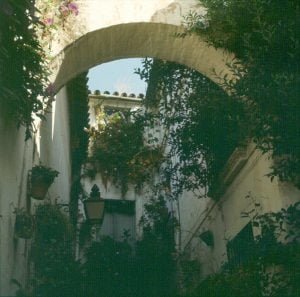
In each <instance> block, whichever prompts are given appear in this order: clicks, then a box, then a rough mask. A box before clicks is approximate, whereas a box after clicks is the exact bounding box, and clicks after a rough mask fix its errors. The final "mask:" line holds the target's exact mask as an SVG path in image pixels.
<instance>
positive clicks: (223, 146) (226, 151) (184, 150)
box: [137, 59, 248, 197]
mask: <svg viewBox="0 0 300 297" xmlns="http://www.w3.org/2000/svg"><path fill="white" fill-rule="evenodd" d="M137 73H138V74H139V75H140V77H141V78H142V79H144V80H146V81H148V82H149V86H148V90H147V94H146V98H145V100H144V102H145V105H146V106H147V107H148V109H147V111H146V114H147V116H148V117H153V118H155V119H156V120H157V121H159V122H160V123H161V126H160V128H161V127H163V129H165V130H166V131H168V133H167V136H166V138H167V141H166V142H167V144H168V147H169V150H168V156H167V157H166V159H167V160H169V162H166V163H165V167H164V168H163V170H162V172H161V173H162V174H161V179H162V183H163V184H166V183H168V184H170V185H171V189H172V192H173V196H174V197H178V195H179V194H181V193H182V192H183V190H192V191H198V195H199V196H206V194H207V191H208V190H209V189H211V188H212V187H213V186H214V185H215V183H217V182H218V176H219V174H220V172H221V170H222V168H223V167H224V165H225V163H226V161H227V159H228V158H229V156H230V154H231V153H232V152H233V150H234V149H235V148H236V147H237V146H240V145H243V144H244V142H245V139H246V137H247V133H248V128H247V113H246V109H245V106H244V104H243V103H242V102H241V101H237V100H235V98H232V97H230V96H228V95H227V94H226V93H225V92H224V91H223V90H222V89H221V88H220V87H218V86H217V85H215V84H214V83H212V82H211V81H210V80H209V79H207V78H206V77H204V76H203V75H201V74H200V73H198V72H197V71H195V70H192V69H189V68H187V67H185V66H182V65H179V64H176V63H173V62H166V61H160V60H154V62H153V61H152V60H150V59H146V60H144V64H143V69H138V70H137ZM170 160H173V161H170ZM167 180H168V181H167ZM201 190H202V192H199V191H201ZM203 190H204V191H203Z"/></svg>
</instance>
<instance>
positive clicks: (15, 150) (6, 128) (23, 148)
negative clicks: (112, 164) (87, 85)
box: [0, 88, 71, 296]
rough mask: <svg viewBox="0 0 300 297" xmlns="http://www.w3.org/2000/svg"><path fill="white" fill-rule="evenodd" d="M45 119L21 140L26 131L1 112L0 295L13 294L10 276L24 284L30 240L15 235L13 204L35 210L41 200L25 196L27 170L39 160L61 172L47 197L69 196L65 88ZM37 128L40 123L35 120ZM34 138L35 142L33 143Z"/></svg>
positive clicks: (64, 200)
mask: <svg viewBox="0 0 300 297" xmlns="http://www.w3.org/2000/svg"><path fill="white" fill-rule="evenodd" d="M56 99H57V101H56V102H55V104H53V109H52V111H51V112H50V113H49V114H47V121H46V122H43V123H42V124H41V127H40V129H39V131H38V133H37V134H36V135H34V138H33V140H28V141H27V142H25V141H24V139H25V131H24V129H23V128H20V129H19V130H17V129H16V126H15V125H14V124H13V123H9V121H7V120H5V118H6V117H5V115H3V114H0V139H1V146H0V296H13V295H14V292H15V290H16V289H17V286H16V285H14V284H13V283H12V282H11V279H16V280H18V281H19V282H20V283H21V284H23V285H24V284H25V280H26V277H27V276H28V273H27V269H28V266H27V263H28V262H27V261H28V257H27V256H28V252H29V248H30V240H25V239H20V238H15V237H14V224H15V214H14V213H13V211H14V208H15V207H19V208H20V207H26V205H27V206H28V207H29V208H30V209H31V211H32V213H33V212H34V209H35V207H34V205H36V204H39V203H43V202H36V201H35V200H34V199H32V198H30V199H27V197H26V194H27V174H28V170H30V169H31V168H32V166H33V165H34V164H38V162H39V160H41V161H42V162H43V164H44V165H46V166H50V167H52V168H54V169H56V170H58V171H59V172H60V175H59V176H58V178H56V180H55V182H54V184H53V185H52V186H51V187H50V190H49V193H48V194H47V198H48V199H50V198H51V200H52V201H54V200H55V199H56V198H58V202H59V203H68V201H69V195H70V176H71V172H70V145H69V143H70V139H69V138H70V135H69V118H68V109H67V97H66V90H65V88H64V89H62V90H61V91H60V92H59V94H57V96H56ZM36 125H37V127H39V125H40V122H39V121H37V122H36ZM35 138H36V145H34V143H35Z"/></svg>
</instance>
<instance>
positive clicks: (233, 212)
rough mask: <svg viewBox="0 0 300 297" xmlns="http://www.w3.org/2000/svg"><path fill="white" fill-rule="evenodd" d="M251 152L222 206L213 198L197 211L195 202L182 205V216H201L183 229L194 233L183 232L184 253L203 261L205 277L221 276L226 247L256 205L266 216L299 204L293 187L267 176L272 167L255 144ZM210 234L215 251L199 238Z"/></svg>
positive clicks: (187, 220) (201, 204)
mask: <svg viewBox="0 0 300 297" xmlns="http://www.w3.org/2000/svg"><path fill="white" fill-rule="evenodd" d="M248 152H249V155H248V160H247V162H246V164H245V165H244V167H243V168H242V169H241V170H240V171H239V173H238V174H237V175H236V176H235V178H234V180H233V182H232V183H231V184H230V185H229V186H228V187H227V188H226V190H225V193H224V194H223V195H222V197H221V198H220V200H219V201H218V202H215V201H213V200H212V199H210V198H207V199H201V201H199V202H198V207H197V206H195V205H193V204H195V202H192V203H191V202H190V200H191V198H189V199H184V200H183V199H182V201H181V204H182V206H181V208H182V209H183V211H184V215H183V213H182V216H184V217H186V216H188V217H192V216H194V217H196V216H197V215H198V219H196V220H194V221H193V220H192V219H186V218H185V219H184V226H182V228H184V229H186V230H190V231H191V232H188V233H187V234H186V236H184V234H185V233H184V232H183V244H182V245H183V250H184V249H186V250H188V251H189V253H190V254H191V257H192V258H194V259H198V260H199V262H200V263H201V269H202V274H203V276H205V275H208V274H211V273H215V272H217V271H218V269H220V267H221V265H222V264H224V263H225V262H226V261H227V251H226V244H227V243H228V241H229V240H232V239H233V238H234V237H235V236H236V235H237V233H239V231H240V230H241V229H242V228H243V227H244V226H245V225H246V224H247V223H248V222H249V221H250V220H251V216H250V217H246V218H243V217H242V213H243V212H249V211H250V210H252V209H254V208H255V206H254V203H255V202H258V203H260V206H259V207H257V208H256V211H257V212H258V213H260V214H263V213H266V212H277V211H280V209H281V208H282V207H287V206H288V205H291V204H293V203H295V202H296V201H299V197H300V195H299V194H300V191H299V190H297V189H296V188H295V187H293V186H292V185H290V184H286V183H284V184H283V183H280V182H278V179H276V178H275V179H274V180H273V182H271V180H270V178H269V177H267V176H266V174H267V173H268V172H270V166H271V165H272V163H271V162H272V161H271V159H270V158H269V157H268V156H267V155H262V154H261V152H259V151H257V150H253V145H252V144H250V150H249V151H248ZM248 196H250V198H249V197H248ZM247 197H248V198H247ZM251 197H252V198H253V199H252V198H251ZM190 206H192V207H190ZM193 223H194V224H193ZM207 230H210V231H212V233H213V235H214V242H215V245H214V247H208V246H206V244H205V243H204V242H203V241H202V240H201V239H200V238H199V235H200V234H201V233H202V232H204V231H207Z"/></svg>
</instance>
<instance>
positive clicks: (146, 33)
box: [51, 23, 233, 92]
mask: <svg viewBox="0 0 300 297" xmlns="http://www.w3.org/2000/svg"><path fill="white" fill-rule="evenodd" d="M178 32H182V28H181V27H178V26H175V25H168V24H162V23H128V24H120V25H115V26H111V27H107V28H104V29H99V30H96V31H93V32H89V33H87V34H86V35H84V36H82V37H81V38H79V39H78V40H76V41H75V42H73V43H72V44H71V45H69V46H68V47H66V48H65V49H64V50H63V51H62V52H61V53H60V54H58V55H57V56H56V57H55V58H54V60H53V62H52V64H51V70H52V73H53V74H52V79H51V81H52V82H53V84H54V89H55V91H56V92H57V91H59V90H60V88H62V87H63V86H64V85H65V84H66V83H67V82H68V81H69V80H70V79H72V78H74V77H75V76H76V75H78V74H80V73H82V72H84V71H87V70H88V69H90V68H92V67H94V66H96V65H99V64H101V63H105V62H109V61H113V60H117V59H122V58H134V57H153V58H158V59H163V60H168V61H172V62H177V63H179V64H183V65H185V66H188V67H190V68H193V69H195V70H197V71H199V72H200V73H202V74H203V75H205V76H207V77H208V78H210V79H211V80H212V81H214V82H216V83H220V78H219V77H216V75H215V73H222V75H225V74H228V75H229V76H230V75H231V73H230V71H229V68H228V66H227V63H228V62H230V61H231V60H232V59H233V55H232V54H230V53H227V52H224V51H222V50H216V49H214V48H213V47H211V46H208V44H207V43H206V42H205V41H204V40H203V39H201V38H200V37H199V36H194V35H191V36H187V37H185V38H179V37H175V34H176V33H178Z"/></svg>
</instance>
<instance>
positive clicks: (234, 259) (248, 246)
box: [227, 222, 255, 267]
mask: <svg viewBox="0 0 300 297" xmlns="http://www.w3.org/2000/svg"><path fill="white" fill-rule="evenodd" d="M254 249H255V241H254V237H253V231H252V224H251V222H250V223H248V224H247V225H246V226H245V227H244V228H243V229H242V230H241V231H240V232H239V233H238V234H237V235H236V236H235V237H234V238H233V239H232V240H231V241H229V242H228V244H227V255H228V264H229V266H230V267H239V266H241V265H242V264H245V263H247V262H249V261H251V260H252V259H253V255H254Z"/></svg>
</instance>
